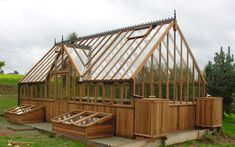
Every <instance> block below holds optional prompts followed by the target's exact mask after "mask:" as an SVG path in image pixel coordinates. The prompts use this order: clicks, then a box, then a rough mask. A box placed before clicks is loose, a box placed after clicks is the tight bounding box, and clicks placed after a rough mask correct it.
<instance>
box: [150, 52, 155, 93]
mask: <svg viewBox="0 0 235 147" xmlns="http://www.w3.org/2000/svg"><path fill="white" fill-rule="evenodd" d="M150 59H151V63H150V64H151V65H150V66H151V69H150V95H151V96H153V95H154V92H153V89H154V86H153V83H154V80H153V74H154V73H153V68H154V67H153V64H154V63H153V55H151V57H150Z"/></svg>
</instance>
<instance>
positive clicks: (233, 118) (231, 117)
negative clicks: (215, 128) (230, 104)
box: [222, 114, 235, 138]
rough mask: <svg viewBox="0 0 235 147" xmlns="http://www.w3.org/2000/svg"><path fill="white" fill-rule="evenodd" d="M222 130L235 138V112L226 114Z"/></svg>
mask: <svg viewBox="0 0 235 147" xmlns="http://www.w3.org/2000/svg"><path fill="white" fill-rule="evenodd" d="M222 130H223V132H224V133H225V134H226V135H228V136H230V137H232V138H235V114H226V115H225V117H224V119H223V127H222Z"/></svg>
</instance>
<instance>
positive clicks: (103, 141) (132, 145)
mask: <svg viewBox="0 0 235 147" xmlns="http://www.w3.org/2000/svg"><path fill="white" fill-rule="evenodd" d="M26 125H27V126H31V127H33V128H36V129H39V130H41V131H44V132H47V133H52V134H54V133H53V132H52V125H51V123H31V124H26ZM207 131H209V130H208V129H204V130H190V131H183V132H176V133H171V134H168V135H167V136H166V138H167V139H166V140H162V139H160V138H159V139H148V138H144V139H128V138H123V137H117V136H114V137H108V138H98V139H91V140H84V139H77V138H76V140H78V141H79V140H80V141H81V142H85V143H88V144H95V145H96V146H109V147H139V146H146V147H152V146H154V147H156V146H161V145H173V144H177V143H183V142H186V141H190V140H196V139H199V138H200V137H202V136H203V135H204V134H205V133H206V132H207ZM66 137H67V136H66Z"/></svg>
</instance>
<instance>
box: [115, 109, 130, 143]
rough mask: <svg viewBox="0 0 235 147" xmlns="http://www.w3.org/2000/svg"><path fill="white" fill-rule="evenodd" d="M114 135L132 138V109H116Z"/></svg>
mask: <svg viewBox="0 0 235 147" xmlns="http://www.w3.org/2000/svg"><path fill="white" fill-rule="evenodd" d="M116 135H117V136H122V137H127V138H133V137H134V109H131V108H121V107H116Z"/></svg>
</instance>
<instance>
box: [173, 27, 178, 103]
mask: <svg viewBox="0 0 235 147" xmlns="http://www.w3.org/2000/svg"><path fill="white" fill-rule="evenodd" d="M175 25H176V24H175V23H174V27H173V30H174V88H173V93H174V94H173V102H174V103H175V101H176V100H177V99H176V30H175Z"/></svg>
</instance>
